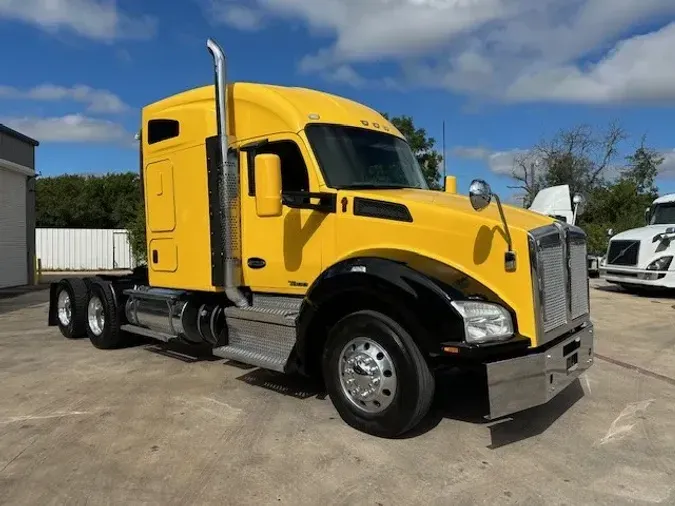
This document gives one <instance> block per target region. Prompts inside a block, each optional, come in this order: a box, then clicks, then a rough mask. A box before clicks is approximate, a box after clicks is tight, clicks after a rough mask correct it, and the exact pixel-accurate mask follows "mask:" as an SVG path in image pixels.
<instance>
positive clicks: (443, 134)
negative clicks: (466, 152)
mask: <svg viewBox="0 0 675 506" xmlns="http://www.w3.org/2000/svg"><path fill="white" fill-rule="evenodd" d="M445 175H446V173H445V120H443V180H444V181H445Z"/></svg>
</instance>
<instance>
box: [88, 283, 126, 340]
mask: <svg viewBox="0 0 675 506" xmlns="http://www.w3.org/2000/svg"><path fill="white" fill-rule="evenodd" d="M89 292H90V293H89V299H88V301H87V335H88V336H89V340H90V341H91V344H93V345H94V346H95V347H96V348H99V349H102V350H109V349H115V348H119V347H121V346H122V345H123V344H124V343H123V341H124V334H123V332H122V331H121V330H120V321H121V319H120V314H119V310H118V308H117V304H116V303H115V299H114V297H113V286H112V283H110V282H109V281H104V280H101V279H95V280H93V281H92V282H91V286H90V290H89Z"/></svg>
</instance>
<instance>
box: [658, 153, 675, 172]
mask: <svg viewBox="0 0 675 506" xmlns="http://www.w3.org/2000/svg"><path fill="white" fill-rule="evenodd" d="M662 156H663V164H661V166H660V167H659V176H662V177H667V178H672V177H675V149H673V150H670V151H665V152H664V153H662Z"/></svg>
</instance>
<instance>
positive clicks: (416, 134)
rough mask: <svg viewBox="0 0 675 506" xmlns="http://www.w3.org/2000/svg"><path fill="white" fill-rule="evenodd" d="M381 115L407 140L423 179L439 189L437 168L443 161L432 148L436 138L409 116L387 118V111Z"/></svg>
mask: <svg viewBox="0 0 675 506" xmlns="http://www.w3.org/2000/svg"><path fill="white" fill-rule="evenodd" d="M382 116H384V117H385V118H386V119H387V120H389V121H390V122H391V124H392V125H394V126H395V127H396V128H398V130H399V131H400V132H401V133H402V134H403V136H404V137H405V138H406V140H407V141H408V144H409V145H410V148H411V149H412V152H413V153H414V154H415V157H416V158H417V161H418V163H419V164H420V167H421V168H422V173H423V174H424V179H425V180H426V182H427V184H428V185H429V187H430V188H432V189H435V190H438V189H441V187H442V185H441V182H440V179H441V174H440V171H439V168H440V166H441V162H442V161H443V156H442V155H441V153H439V152H438V151H436V150H435V149H434V146H435V145H436V140H435V139H434V138H433V137H429V136H428V135H427V131H426V130H425V129H424V128H417V127H416V126H415V124H414V123H413V119H412V118H411V117H410V116H396V117H393V118H389V115H388V114H387V113H382Z"/></svg>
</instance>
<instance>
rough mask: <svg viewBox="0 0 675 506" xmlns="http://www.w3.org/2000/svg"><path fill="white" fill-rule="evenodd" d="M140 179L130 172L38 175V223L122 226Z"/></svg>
mask: <svg viewBox="0 0 675 506" xmlns="http://www.w3.org/2000/svg"><path fill="white" fill-rule="evenodd" d="M139 188H140V179H139V176H138V174H135V173H133V172H127V173H121V174H105V175H100V176H99V175H96V176H93V175H70V174H65V175H61V176H55V177H46V178H39V179H38V180H37V182H36V189H35V197H36V203H35V207H36V221H37V226H38V227H60V228H61V227H67V228H125V227H126V224H127V223H128V222H129V221H130V220H131V219H132V218H133V216H134V212H135V206H136V202H137V199H138V194H139Z"/></svg>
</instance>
